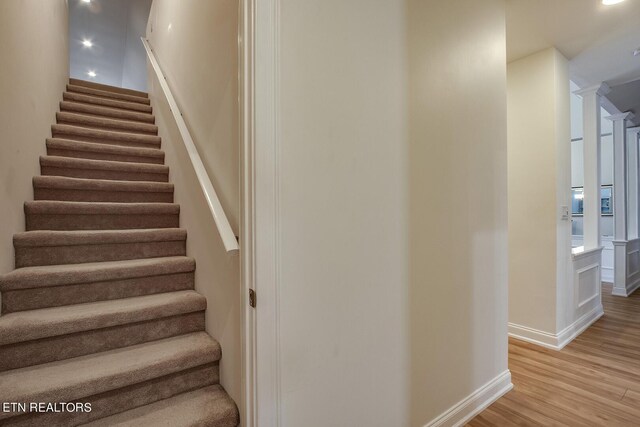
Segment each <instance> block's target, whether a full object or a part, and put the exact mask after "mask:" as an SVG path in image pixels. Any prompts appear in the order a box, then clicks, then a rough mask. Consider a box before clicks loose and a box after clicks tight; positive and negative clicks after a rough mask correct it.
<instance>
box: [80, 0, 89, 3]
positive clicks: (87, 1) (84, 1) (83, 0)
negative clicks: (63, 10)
mask: <svg viewBox="0 0 640 427" xmlns="http://www.w3.org/2000/svg"><path fill="white" fill-rule="evenodd" d="M82 3H91V0H82Z"/></svg>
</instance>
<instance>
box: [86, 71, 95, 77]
mask: <svg viewBox="0 0 640 427" xmlns="http://www.w3.org/2000/svg"><path fill="white" fill-rule="evenodd" d="M87 74H88V75H89V77H95V76H96V72H95V71H93V70H92V71H89V72H88V73H87Z"/></svg>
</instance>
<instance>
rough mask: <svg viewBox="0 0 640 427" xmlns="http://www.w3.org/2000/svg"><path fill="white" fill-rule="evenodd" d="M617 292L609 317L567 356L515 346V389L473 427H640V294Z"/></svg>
mask: <svg viewBox="0 0 640 427" xmlns="http://www.w3.org/2000/svg"><path fill="white" fill-rule="evenodd" d="M611 289H612V287H611V285H610V284H603V289H602V293H603V294H602V301H603V305H604V310H605V315H604V316H603V317H602V318H601V319H600V320H598V322H596V323H595V324H594V325H592V326H591V327H590V328H589V329H587V330H586V331H585V332H584V333H583V334H582V335H580V336H579V337H578V338H576V339H575V340H574V341H573V342H572V343H571V344H569V345H568V346H567V347H565V348H564V349H563V350H561V351H554V350H550V349H547V348H543V347H539V346H535V345H533V344H529V343H526V342H523V341H518V340H516V339H512V338H509V369H510V370H511V374H512V380H513V384H514V389H513V390H512V391H510V392H509V393H507V394H506V395H504V396H503V397H502V398H500V399H498V400H497V401H496V402H495V403H494V404H493V405H491V406H489V407H488V408H487V409H486V410H484V411H483V412H481V413H480V414H479V415H478V416H477V417H475V418H474V419H473V420H471V421H470V422H469V423H468V424H467V425H469V426H476V427H486V426H507V425H527V426H607V427H609V426H640V292H636V293H635V294H634V295H632V296H630V297H629V298H621V297H614V296H612V295H611Z"/></svg>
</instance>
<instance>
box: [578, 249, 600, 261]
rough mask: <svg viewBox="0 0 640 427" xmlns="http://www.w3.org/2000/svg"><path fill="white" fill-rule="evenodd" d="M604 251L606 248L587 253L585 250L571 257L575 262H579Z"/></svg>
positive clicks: (591, 250)
mask: <svg viewBox="0 0 640 427" xmlns="http://www.w3.org/2000/svg"><path fill="white" fill-rule="evenodd" d="M603 250H604V246H600V247H598V248H594V249H589V250H587V251H584V250H583V251H582V252H576V253H572V254H571V256H572V258H573V260H574V261H577V260H579V259H582V258H586V257H588V256H590V255H593V254H594V253H595V252H602V251H603Z"/></svg>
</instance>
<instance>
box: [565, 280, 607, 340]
mask: <svg viewBox="0 0 640 427" xmlns="http://www.w3.org/2000/svg"><path fill="white" fill-rule="evenodd" d="M599 294H600V291H598V295H599ZM603 314H604V310H603V308H602V304H600V305H598V306H597V307H594V308H593V309H592V310H591V311H589V312H588V313H586V314H584V315H583V316H582V317H580V318H579V319H578V320H576V321H575V322H573V323H572V324H571V325H569V326H567V327H566V328H564V329H563V330H562V331H560V333H559V334H558V347H559V350H562V349H563V348H564V347H565V346H566V345H567V344H569V343H570V342H571V341H573V340H574V339H576V337H577V336H578V335H580V334H581V333H583V332H584V331H585V330H586V329H587V328H588V327H589V326H591V325H593V324H594V323H595V322H597V321H598V319H600V318H601V317H602V315H603Z"/></svg>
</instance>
